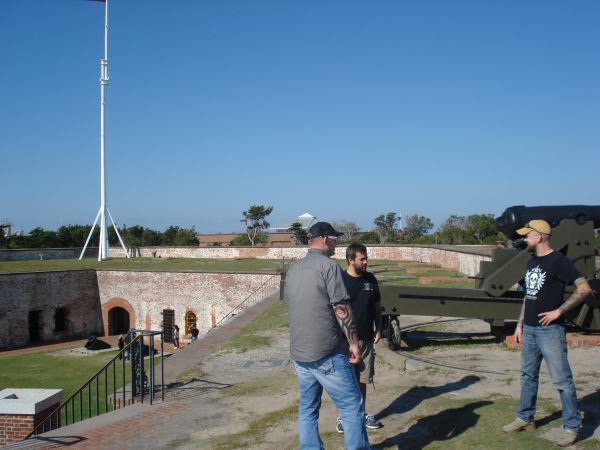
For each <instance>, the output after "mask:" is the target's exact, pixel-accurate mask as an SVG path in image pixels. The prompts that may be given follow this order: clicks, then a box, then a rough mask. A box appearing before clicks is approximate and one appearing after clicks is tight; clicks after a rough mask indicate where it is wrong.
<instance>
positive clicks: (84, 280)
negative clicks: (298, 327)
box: [0, 270, 278, 348]
mask: <svg viewBox="0 0 600 450" xmlns="http://www.w3.org/2000/svg"><path fill="white" fill-rule="evenodd" d="M273 276H276V277H278V275H273V274H247V273H245V274H235V273H190V272H134V271H93V270H87V271H70V272H60V271H57V272H37V273H24V274H0V305H1V307H0V348H13V347H19V346H24V345H27V344H29V343H30V328H29V319H30V318H29V314H30V312H31V311H39V319H40V327H39V335H40V336H39V337H40V341H41V342H53V341H59V340H64V339H70V338H87V337H89V336H90V335H96V336H101V335H104V334H107V333H108V331H109V330H108V323H109V321H108V314H109V311H110V310H111V309H112V308H114V307H116V306H118V307H121V308H123V309H125V310H126V311H127V312H128V314H129V326H130V327H135V328H145V329H154V330H160V329H161V328H162V312H163V309H173V310H175V323H177V324H178V325H179V327H180V329H181V330H184V329H185V326H184V325H185V324H184V317H185V314H186V313H187V312H192V313H194V314H195V315H196V317H197V326H198V328H199V329H200V332H205V331H207V330H208V329H209V328H210V327H211V326H212V324H214V323H216V322H217V321H219V320H220V319H221V318H222V317H223V316H224V315H226V314H227V313H229V312H230V311H231V310H232V309H233V308H234V307H235V306H237V305H238V304H239V303H240V302H242V301H243V300H244V299H245V298H246V297H247V296H248V295H250V294H251V293H253V292H254V291H255V290H256V289H257V288H258V287H259V286H261V285H262V284H263V283H264V282H266V281H267V280H268V279H270V278H272V277H273ZM59 307H62V308H64V309H65V310H66V311H67V320H66V322H67V323H66V325H67V326H66V329H65V330H64V331H56V330H55V320H54V314H55V312H56V309H57V308H59Z"/></svg>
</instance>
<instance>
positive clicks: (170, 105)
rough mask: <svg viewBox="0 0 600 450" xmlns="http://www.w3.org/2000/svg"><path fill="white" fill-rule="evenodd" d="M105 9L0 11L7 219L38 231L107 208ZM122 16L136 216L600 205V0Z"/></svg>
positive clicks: (111, 94) (114, 25) (140, 9)
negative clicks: (102, 125)
mask: <svg viewBox="0 0 600 450" xmlns="http://www.w3.org/2000/svg"><path fill="white" fill-rule="evenodd" d="M103 14H104V5H103V4H102V3H97V2H89V1H83V0H1V1H0V42H1V44H0V45H1V47H0V48H1V57H2V63H1V65H0V153H1V155H0V167H1V169H0V219H3V218H5V217H6V218H8V219H9V220H10V221H11V222H13V223H14V224H15V226H16V227H17V228H20V229H22V230H23V231H25V232H28V231H29V230H30V229H31V228H33V227H36V226H42V227H44V228H47V229H56V228H57V227H59V226H61V225H63V224H82V223H88V224H89V223H91V222H92V221H93V219H94V217H95V215H96V213H97V210H98V208H99V83H98V78H99V59H100V58H101V57H102V53H103V26H104V16H103ZM109 20H110V23H109V26H110V31H109V40H110V41H109V61H110V67H109V71H110V77H111V79H110V86H109V90H108V104H107V121H108V123H107V178H108V206H109V209H110V211H111V213H112V215H113V217H114V218H115V220H116V221H117V223H118V224H119V225H122V224H126V225H128V226H131V225H134V224H140V225H144V226H146V227H151V228H155V229H159V230H160V229H164V228H165V227H167V226H169V225H179V226H183V227H190V226H192V225H195V226H196V228H197V229H198V230H199V231H201V232H214V231H231V230H236V229H240V223H239V219H240V218H241V212H242V211H243V210H244V209H245V208H246V207H247V206H249V205H250V204H267V205H273V206H274V212H273V214H272V216H271V223H272V224H273V225H279V224H284V223H286V222H289V221H290V220H292V219H293V218H295V217H296V216H298V215H299V214H302V213H304V212H310V213H312V214H313V215H315V216H317V217H318V218H319V219H323V220H343V219H345V220H353V221H356V222H357V223H358V224H359V225H360V226H361V227H362V228H363V229H365V228H369V227H371V226H372V221H373V218H374V217H375V216H377V215H379V214H381V213H384V212H387V211H395V212H400V213H402V214H403V215H408V214H415V213H418V214H421V215H425V216H428V217H430V218H431V219H432V220H433V221H434V223H435V224H436V226H438V225H440V224H441V222H442V221H443V220H445V219H446V218H447V217H448V216H449V215H450V214H458V215H467V214H475V213H489V214H494V215H499V214H500V213H501V212H502V211H503V210H504V209H505V208H506V207H508V206H512V205H519V204H525V205H545V204H550V205H560V204H569V203H578V204H600V199H599V196H598V193H599V190H600V189H599V186H600V182H599V181H598V176H599V170H598V169H599V164H598V163H599V160H600V157H599V147H600V51H599V50H600V26H599V25H598V24H599V23H600V2H598V1H597V0H587V1H586V0H580V1H577V2H566V1H564V0H556V1H552V0H539V1H528V0H506V1H504V0H503V1H500V0H497V1H481V0H471V1H466V0H464V1H461V0H453V1H447V0H437V1H436V0H431V1H417V0H414V1H404V0H378V1H371V2H369V1H354V0H344V1H342V0H339V1H327V0H305V1H297V0H296V1H292V0H271V1H266V0H263V1H252V0H229V1H228V0H219V1H217V0H214V1H201V0H178V1H173V0H161V1H159V0H110V18H109Z"/></svg>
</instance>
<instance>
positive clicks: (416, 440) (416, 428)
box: [373, 401, 493, 449]
mask: <svg viewBox="0 0 600 450" xmlns="http://www.w3.org/2000/svg"><path fill="white" fill-rule="evenodd" d="M492 403H493V402H491V401H478V402H473V403H469V404H467V405H464V406H461V407H460V408H451V409H446V410H444V411H441V412H439V413H437V414H435V415H433V416H428V417H424V418H422V419H419V420H417V422H416V423H415V424H414V425H412V426H411V427H410V428H409V429H408V430H407V431H405V432H404V433H400V434H398V435H396V436H393V437H390V438H388V439H386V440H385V441H383V442H380V443H377V444H373V447H374V448H385V447H389V446H392V445H400V444H402V448H410V449H422V448H424V447H426V446H427V445H429V444H431V443H433V442H439V441H447V440H449V439H453V438H455V437H457V436H459V435H460V434H462V433H464V432H465V431H466V430H468V429H470V428H472V427H474V426H475V425H477V422H478V421H479V417H480V415H479V414H477V413H476V412H475V411H476V410H477V409H479V408H482V407H484V406H488V405H491V404H492Z"/></svg>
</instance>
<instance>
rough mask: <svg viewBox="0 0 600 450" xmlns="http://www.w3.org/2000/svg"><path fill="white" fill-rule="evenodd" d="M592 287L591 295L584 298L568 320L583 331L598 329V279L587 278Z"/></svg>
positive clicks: (599, 299) (599, 329)
mask: <svg viewBox="0 0 600 450" xmlns="http://www.w3.org/2000/svg"><path fill="white" fill-rule="evenodd" d="M588 282H589V283H590V286H591V288H592V295H590V296H589V297H588V298H586V299H585V301H584V302H583V304H582V305H581V306H580V308H579V312H575V314H573V317H572V318H571V319H570V322H571V323H572V324H573V325H576V326H577V327H579V328H582V329H583V330H585V331H590V332H598V331H600V280H598V279H594V280H588Z"/></svg>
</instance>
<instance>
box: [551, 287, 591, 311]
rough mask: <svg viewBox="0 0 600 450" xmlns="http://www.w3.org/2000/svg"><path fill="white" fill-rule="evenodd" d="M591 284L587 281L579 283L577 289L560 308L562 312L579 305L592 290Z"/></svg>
mask: <svg viewBox="0 0 600 450" xmlns="http://www.w3.org/2000/svg"><path fill="white" fill-rule="evenodd" d="M591 290H592V289H591V288H590V285H589V284H588V282H587V281H584V282H580V283H579V284H577V289H575V292H573V294H572V295H571V296H570V297H569V298H568V299H567V300H566V301H565V302H564V303H563V304H562V305H560V307H559V308H558V310H559V311H560V313H561V314H564V313H565V312H567V311H569V310H570V309H573V308H575V307H576V306H577V305H579V304H580V303H581V302H582V301H584V300H585V298H586V297H587V296H588V295H589V294H590V292H591Z"/></svg>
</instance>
